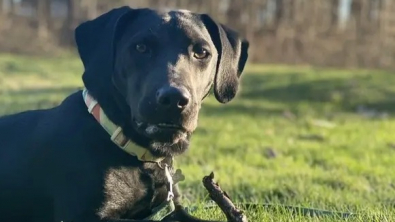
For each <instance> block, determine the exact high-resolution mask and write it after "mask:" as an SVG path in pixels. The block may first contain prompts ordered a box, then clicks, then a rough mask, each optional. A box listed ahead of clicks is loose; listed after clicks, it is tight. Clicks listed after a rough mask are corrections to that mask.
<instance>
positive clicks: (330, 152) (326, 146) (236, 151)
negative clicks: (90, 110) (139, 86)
mask: <svg viewBox="0 0 395 222" xmlns="http://www.w3.org/2000/svg"><path fill="white" fill-rule="evenodd" d="M81 73H82V65H81V63H80V61H79V60H78V59H77V58H74V57H64V58H50V59H48V58H47V59H40V58H31V57H22V56H11V55H0V115H4V114H10V113H15V112H18V111H22V110H27V109H37V108H47V107H52V106H55V105H57V104H59V103H60V102H61V100H62V99H63V98H64V97H65V96H67V95H68V94H69V93H71V92H73V91H75V90H77V89H78V88H79V87H81V86H82V85H81V84H82V82H81ZM242 84H243V85H242V91H241V92H240V94H239V95H238V97H237V98H236V99H235V100H234V101H232V102H231V103H229V104H227V105H221V104H219V103H218V102H216V100H215V98H214V96H211V97H210V98H208V99H207V101H206V102H205V105H204V106H203V108H202V110H201V115H200V120H199V124H200V125H199V127H198V129H197V131H196V133H195V135H194V137H193V139H192V145H191V148H190V150H189V151H188V153H187V154H185V155H183V156H181V157H179V158H178V159H176V161H177V167H180V168H181V169H182V170H183V172H184V173H185V174H186V176H187V178H186V180H185V181H184V182H182V183H181V184H180V186H181V188H182V190H183V193H184V195H185V203H186V205H188V206H192V205H196V204H202V203H204V202H206V201H207V200H208V197H207V195H206V191H205V189H204V188H203V186H202V183H201V179H202V177H203V176H205V175H207V174H209V173H210V172H211V171H214V172H215V174H216V179H217V180H218V181H219V183H220V185H221V187H222V188H223V189H224V190H226V191H227V192H228V193H229V194H230V196H231V197H232V198H233V200H234V201H235V202H249V203H271V204H274V205H275V206H278V207H268V208H259V209H254V210H247V215H248V217H249V221H394V220H395V136H394V132H395V119H394V114H395V87H394V85H395V74H394V73H390V72H386V71H375V70H339V69H320V68H312V67H292V66H274V65H273V66H269V65H265V66H264V65H248V66H247V70H246V72H245V73H244V75H243V80H242ZM284 205H292V206H301V207H309V208H316V209H324V210H331V211H341V212H353V213H356V215H355V216H353V217H349V218H348V219H345V218H343V219H340V218H336V217H334V216H333V215H332V216H328V217H324V218H315V217H307V216H304V215H302V214H298V213H291V212H290V211H287V210H286V208H285V207H282V206H284ZM199 206H200V205H199ZM194 214H196V215H199V216H201V217H204V218H219V219H224V218H223V216H222V215H221V213H220V212H219V211H218V210H214V211H211V210H210V211H206V210H203V209H198V210H197V211H194Z"/></svg>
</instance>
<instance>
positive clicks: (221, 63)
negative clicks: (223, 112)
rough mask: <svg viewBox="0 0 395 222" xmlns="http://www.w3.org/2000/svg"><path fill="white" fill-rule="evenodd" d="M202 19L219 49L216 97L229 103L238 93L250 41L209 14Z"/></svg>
mask: <svg viewBox="0 0 395 222" xmlns="http://www.w3.org/2000/svg"><path fill="white" fill-rule="evenodd" d="M201 19H202V21H203V23H204V24H205V26H206V28H207V30H208V32H209V33H210V36H211V39H212V41H213V43H214V45H215V47H216V49H217V51H218V61H217V70H216V74H215V79H214V94H215V98H216V99H217V100H218V101H219V102H221V103H227V102H229V101H231V100H232V99H233V98H234V97H235V96H236V94H237V91H238V88H239V78H240V76H241V74H242V73H243V70H244V67H245V64H246V62H247V59H248V48H249V42H248V40H246V39H242V38H241V37H240V35H239V34H238V33H237V32H236V31H234V30H232V29H230V28H228V27H226V26H225V25H222V24H217V23H216V22H215V21H214V20H213V19H212V18H211V17H210V16H209V15H207V14H202V15H201Z"/></svg>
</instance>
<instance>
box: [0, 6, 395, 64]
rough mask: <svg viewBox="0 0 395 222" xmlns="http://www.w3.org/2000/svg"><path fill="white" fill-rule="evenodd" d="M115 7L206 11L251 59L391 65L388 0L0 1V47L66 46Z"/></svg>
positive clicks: (49, 49)
mask: <svg viewBox="0 0 395 222" xmlns="http://www.w3.org/2000/svg"><path fill="white" fill-rule="evenodd" d="M121 5H130V6H131V7H177V8H186V9H189V10H192V11H198V12H205V13H209V14H211V15H212V16H213V17H215V18H216V19H218V20H219V21H221V22H223V23H225V24H228V25H231V26H232V27H234V28H235V29H237V30H238V31H240V32H242V33H243V34H244V35H245V36H246V37H248V39H250V41H251V42H252V45H253V47H252V48H251V60H250V61H252V62H260V63H261V62H264V63H288V64H314V65H321V66H337V67H339V66H340V67H364V68H391V67H394V66H395V62H394V52H395V44H394V39H395V28H394V26H393V25H394V23H395V14H394V13H393V12H394V9H395V2H394V1H392V0H216V1H212V0H133V1H131V0H111V1H109V0H0V21H1V23H0V50H1V51H3V52H18V53H28V54H50V53H55V52H58V51H59V50H60V48H70V47H73V46H74V41H73V39H72V38H73V30H74V28H75V27H76V25H78V24H79V23H80V22H82V21H84V20H87V19H93V18H95V17H96V16H98V15H100V14H101V13H103V12H105V11H107V10H109V9H110V8H112V7H117V6H121ZM24 42H29V44H27V45H26V44H21V43H24Z"/></svg>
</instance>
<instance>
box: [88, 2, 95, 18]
mask: <svg viewBox="0 0 395 222" xmlns="http://www.w3.org/2000/svg"><path fill="white" fill-rule="evenodd" d="M87 16H88V19H94V18H96V17H97V0H89V1H88V6H87Z"/></svg>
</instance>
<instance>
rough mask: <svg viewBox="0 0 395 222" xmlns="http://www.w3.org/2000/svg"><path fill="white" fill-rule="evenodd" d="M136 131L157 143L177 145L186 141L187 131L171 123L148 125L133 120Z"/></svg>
mask: <svg viewBox="0 0 395 222" xmlns="http://www.w3.org/2000/svg"><path fill="white" fill-rule="evenodd" d="M133 122H134V124H135V126H136V129H137V131H139V132H140V133H141V134H143V135H145V136H147V137H148V138H151V139H153V140H155V141H158V142H166V143H177V142H178V141H179V140H180V139H186V138H187V135H188V130H187V129H186V128H185V127H183V126H182V125H180V124H173V123H148V122H143V121H141V120H138V119H136V118H134V119H133Z"/></svg>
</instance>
